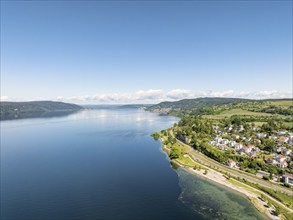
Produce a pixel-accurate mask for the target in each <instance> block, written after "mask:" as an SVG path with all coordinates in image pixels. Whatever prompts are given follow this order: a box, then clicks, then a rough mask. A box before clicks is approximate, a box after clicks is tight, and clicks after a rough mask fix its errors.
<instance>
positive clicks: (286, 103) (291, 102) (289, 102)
mask: <svg viewBox="0 0 293 220" xmlns="http://www.w3.org/2000/svg"><path fill="white" fill-rule="evenodd" d="M270 103H271V104H273V105H280V106H287V107H288V106H293V100H284V101H282V100H281V101H270Z"/></svg>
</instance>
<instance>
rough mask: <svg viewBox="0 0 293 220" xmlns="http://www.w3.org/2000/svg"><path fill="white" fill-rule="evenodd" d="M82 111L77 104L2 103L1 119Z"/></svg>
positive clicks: (43, 102) (0, 107) (49, 102)
mask: <svg viewBox="0 0 293 220" xmlns="http://www.w3.org/2000/svg"><path fill="white" fill-rule="evenodd" d="M81 109H82V107H81V106H78V105H75V104H69V103H63V102H52V101H34V102H1V103H0V119H1V120H10V119H20V118H36V117H51V116H62V115H66V114H69V113H73V112H76V111H79V110H81Z"/></svg>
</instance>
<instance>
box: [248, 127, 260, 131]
mask: <svg viewBox="0 0 293 220" xmlns="http://www.w3.org/2000/svg"><path fill="white" fill-rule="evenodd" d="M248 129H250V130H253V131H258V130H259V128H258V127H255V126H249V127H248Z"/></svg>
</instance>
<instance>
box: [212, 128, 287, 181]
mask: <svg viewBox="0 0 293 220" xmlns="http://www.w3.org/2000/svg"><path fill="white" fill-rule="evenodd" d="M212 129H213V131H214V132H215V133H216V136H215V137H214V138H213V139H212V140H210V141H209V144H210V145H213V146H215V147H217V148H218V149H220V150H222V151H230V152H232V153H234V154H238V155H243V156H247V157H249V158H254V159H256V160H262V161H264V162H265V163H266V164H268V165H271V166H277V167H279V168H281V169H284V170H285V172H284V173H283V174H282V176H277V175H272V174H270V173H269V172H265V171H262V170H258V171H257V173H256V175H258V176H260V177H263V178H264V179H267V180H269V179H270V180H271V181H274V182H280V181H282V182H284V183H287V184H290V185H292V186H293V175H292V174H290V173H287V172H286V171H287V169H286V168H288V167H289V165H290V163H293V162H292V159H293V158H292V156H293V154H292V148H293V133H290V132H288V131H286V130H279V131H272V132H269V133H266V132H263V131H262V129H261V128H259V127H257V126H249V127H247V128H246V129H245V128H244V127H243V126H242V125H240V126H232V125H230V126H227V127H224V129H223V128H222V129H221V128H220V127H219V126H217V125H213V126H212ZM245 131H246V132H245ZM247 134H249V135H247ZM267 140H270V141H269V142H270V144H273V147H271V148H269V149H270V150H268V147H266V146H264V145H265V143H267ZM225 164H226V165H227V166H228V167H230V168H235V169H239V168H240V166H239V164H238V163H237V162H236V161H234V160H232V159H228V160H227V161H226V163H225ZM291 166H292V165H291Z"/></svg>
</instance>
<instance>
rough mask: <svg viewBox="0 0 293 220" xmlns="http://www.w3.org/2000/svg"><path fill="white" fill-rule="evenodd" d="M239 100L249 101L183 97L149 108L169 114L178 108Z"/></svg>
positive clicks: (184, 108) (237, 99)
mask: <svg viewBox="0 0 293 220" xmlns="http://www.w3.org/2000/svg"><path fill="white" fill-rule="evenodd" d="M239 101H248V100H246V99H239V98H196V99H183V100H180V101H176V102H161V103H159V104H157V105H153V106H151V107H149V108H147V110H149V111H152V112H159V113H162V114H169V113H172V112H174V111H176V110H181V111H182V110H191V109H196V108H200V107H205V106H216V105H225V104H230V103H235V102H239Z"/></svg>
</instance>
